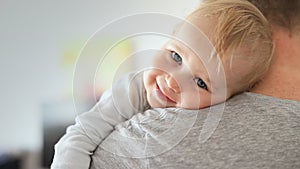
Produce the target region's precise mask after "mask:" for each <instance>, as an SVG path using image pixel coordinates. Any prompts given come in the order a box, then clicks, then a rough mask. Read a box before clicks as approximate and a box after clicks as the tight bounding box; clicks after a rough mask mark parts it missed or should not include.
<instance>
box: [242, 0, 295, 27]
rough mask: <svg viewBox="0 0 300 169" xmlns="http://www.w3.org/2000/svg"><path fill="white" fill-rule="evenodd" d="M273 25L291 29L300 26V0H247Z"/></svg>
mask: <svg viewBox="0 0 300 169" xmlns="http://www.w3.org/2000/svg"><path fill="white" fill-rule="evenodd" d="M247 1H249V2H251V3H252V4H253V5H255V6H256V7H257V8H258V9H259V10H260V11H261V12H262V13H263V14H264V16H265V17H266V18H267V19H268V20H269V22H271V24H273V25H275V26H279V27H281V28H285V29H288V30H289V31H291V32H292V31H293V30H295V29H299V28H300V0H247Z"/></svg>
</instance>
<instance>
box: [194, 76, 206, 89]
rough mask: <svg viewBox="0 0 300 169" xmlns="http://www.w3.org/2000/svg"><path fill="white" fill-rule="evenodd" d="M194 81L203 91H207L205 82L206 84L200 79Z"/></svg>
mask: <svg viewBox="0 0 300 169" xmlns="http://www.w3.org/2000/svg"><path fill="white" fill-rule="evenodd" d="M194 81H195V83H196V84H197V85H198V86H199V87H201V88H202V89H205V90H207V85H206V84H205V82H204V81H203V80H202V79H200V78H195V79H194Z"/></svg>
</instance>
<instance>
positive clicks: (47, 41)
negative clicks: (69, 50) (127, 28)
mask: <svg viewBox="0 0 300 169" xmlns="http://www.w3.org/2000/svg"><path fill="white" fill-rule="evenodd" d="M198 1H199V0H191V1H184V0H163V1H161V0H152V1H141V0H110V1H107V0H100V1H99V0H97V1H96V0H95V1H79V0H64V1H59V0H51V1H50V0H48V1H40V0H27V1H14V0H2V1H1V3H0V58H1V62H0V77H1V81H0V150H1V149H7V150H10V149H29V150H31V149H33V150H35V149H39V148H40V147H41V145H42V135H41V134H42V121H41V120H42V109H41V104H43V103H44V102H48V101H49V100H54V101H60V100H63V99H64V98H65V97H66V95H67V92H66V90H70V89H71V87H72V83H71V82H70V80H69V79H70V78H72V77H69V76H71V74H70V73H69V74H68V73H64V70H63V69H62V67H61V65H60V64H59V63H60V59H61V57H62V52H63V50H64V48H65V46H66V44H68V43H71V42H72V41H73V40H78V39H86V40H87V39H88V38H89V37H90V36H91V35H92V34H93V33H94V32H95V31H97V30H98V29H99V28H100V27H101V26H103V25H105V24H107V23H108V22H110V21H112V20H113V19H116V18H119V17H121V16H124V15H130V14H134V13H141V12H161V13H166V14H170V15H175V16H185V15H186V14H187V13H188V12H189V11H190V10H191V9H192V8H193V7H194V6H195V5H196V4H197V3H198ZM82 45H83V44H82ZM73 68H74V67H71V69H72V70H73ZM64 113H69V114H70V115H71V116H73V115H74V113H73V112H72V109H71V108H70V112H64Z"/></svg>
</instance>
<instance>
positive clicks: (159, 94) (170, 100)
mask: <svg viewBox="0 0 300 169" xmlns="http://www.w3.org/2000/svg"><path fill="white" fill-rule="evenodd" d="M156 90H157V94H158V96H159V98H160V99H162V100H165V101H167V102H172V103H176V102H175V101H174V100H173V99H171V98H170V97H168V96H167V95H165V94H164V93H163V91H162V90H161V89H160V87H159V85H158V84H157V83H156Z"/></svg>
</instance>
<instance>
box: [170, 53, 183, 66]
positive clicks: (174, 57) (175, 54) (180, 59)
mask: <svg viewBox="0 0 300 169" xmlns="http://www.w3.org/2000/svg"><path fill="white" fill-rule="evenodd" d="M172 59H173V60H174V61H175V62H176V63H178V64H179V65H181V64H182V58H181V56H180V55H179V54H178V53H176V52H172Z"/></svg>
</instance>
